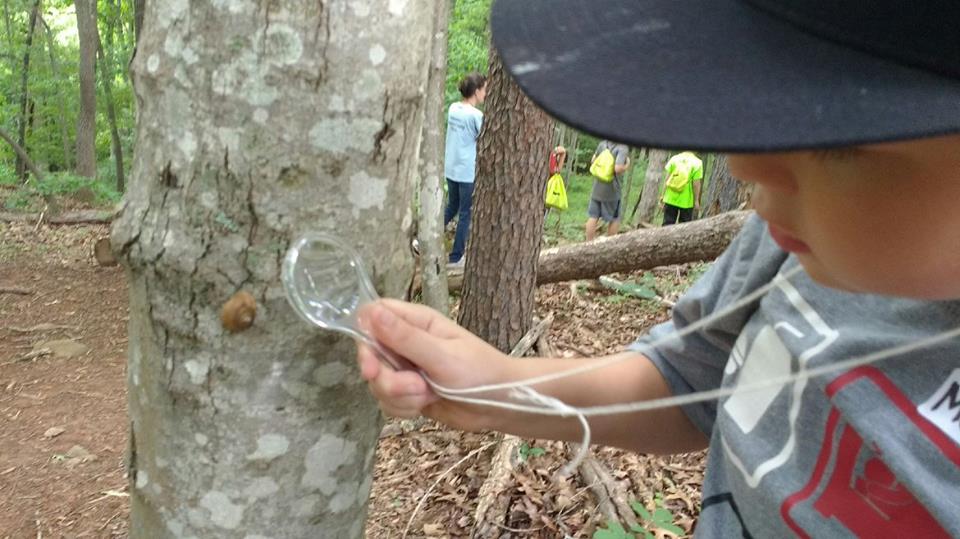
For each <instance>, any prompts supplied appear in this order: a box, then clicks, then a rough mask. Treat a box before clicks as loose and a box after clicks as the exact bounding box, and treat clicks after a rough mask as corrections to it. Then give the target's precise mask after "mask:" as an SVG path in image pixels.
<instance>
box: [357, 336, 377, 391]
mask: <svg viewBox="0 0 960 539" xmlns="http://www.w3.org/2000/svg"><path fill="white" fill-rule="evenodd" d="M357 363H358V364H359V365H360V377H361V378H363V379H364V380H366V381H368V382H369V381H370V380H373V379H374V378H376V377H377V375H378V374H380V369H381V368H382V367H381V365H380V359H379V358H377V355H376V354H375V353H374V352H373V350H372V349H371V348H370V347H369V346H367V345H365V344H362V343H357Z"/></svg>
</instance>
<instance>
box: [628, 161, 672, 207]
mask: <svg viewBox="0 0 960 539" xmlns="http://www.w3.org/2000/svg"><path fill="white" fill-rule="evenodd" d="M647 156H648V157H647V173H646V176H645V178H644V180H643V191H642V192H641V193H640V200H639V201H637V206H636V207H635V208H634V209H633V213H631V215H630V220H631V221H633V220H634V218H635V217H634V215H636V216H638V218H639V219H640V222H641V223H648V224H653V221H654V219H656V216H657V211H658V210H659V207H660V193H661V191H662V183H663V167H665V166H667V161H669V160H670V152H668V151H667V150H654V149H651V150H650V152H649V153H648V154H647Z"/></svg>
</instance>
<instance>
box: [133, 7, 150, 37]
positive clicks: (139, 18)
mask: <svg viewBox="0 0 960 539" xmlns="http://www.w3.org/2000/svg"><path fill="white" fill-rule="evenodd" d="M146 4H147V0H133V42H134V45H136V44H137V43H140V34H141V32H143V12H144V11H146V9H147V8H146Z"/></svg>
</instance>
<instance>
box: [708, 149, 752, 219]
mask: <svg viewBox="0 0 960 539" xmlns="http://www.w3.org/2000/svg"><path fill="white" fill-rule="evenodd" d="M752 186H753V184H748V183H743V182H739V181H737V180H736V179H735V178H734V177H733V176H731V175H730V170H729V169H728V168H727V157H726V156H725V155H723V154H718V155H716V156H715V157H714V160H713V167H712V170H711V171H710V181H709V182H708V183H707V192H706V195H705V196H704V198H703V203H702V204H701V207H702V208H703V212H704V213H703V214H704V215H705V216H712V215H719V214H721V213H724V212H728V211H733V210H737V209H743V208H745V207H747V206H748V205H749V204H750V197H751V195H752V194H753V189H752Z"/></svg>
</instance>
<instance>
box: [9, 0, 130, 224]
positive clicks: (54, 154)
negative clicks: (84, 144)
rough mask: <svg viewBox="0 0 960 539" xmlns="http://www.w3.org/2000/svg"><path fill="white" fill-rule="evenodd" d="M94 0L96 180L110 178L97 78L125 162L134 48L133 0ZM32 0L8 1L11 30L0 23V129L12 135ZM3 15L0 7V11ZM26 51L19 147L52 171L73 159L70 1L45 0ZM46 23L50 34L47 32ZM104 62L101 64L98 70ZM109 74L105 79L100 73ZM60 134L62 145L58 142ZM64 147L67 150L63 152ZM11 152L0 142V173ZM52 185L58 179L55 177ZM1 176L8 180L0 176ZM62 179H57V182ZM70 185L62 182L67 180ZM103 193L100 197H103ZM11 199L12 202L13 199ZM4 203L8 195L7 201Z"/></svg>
mask: <svg viewBox="0 0 960 539" xmlns="http://www.w3.org/2000/svg"><path fill="white" fill-rule="evenodd" d="M117 4H118V3H116V2H113V1H112V0H100V1H99V3H98V7H97V11H98V30H99V33H100V37H101V41H102V43H103V47H104V52H105V58H104V59H98V60H97V63H98V69H97V79H98V83H97V92H98V103H97V119H96V139H95V147H96V157H97V161H98V169H99V171H100V174H99V176H98V177H99V178H101V179H102V180H103V181H104V182H110V181H113V182H115V181H116V179H115V176H116V172H115V171H113V170H112V169H113V162H112V161H113V159H112V149H111V138H110V130H109V124H108V119H107V102H106V97H105V94H104V83H106V82H109V83H110V84H111V94H112V101H113V104H114V107H115V110H116V113H117V124H118V125H117V127H118V131H119V132H120V138H121V141H122V149H123V151H124V155H125V156H126V157H127V159H126V163H131V162H132V159H131V157H132V156H131V153H132V150H133V138H134V129H135V119H134V95H133V89H132V87H131V85H130V81H129V80H128V77H127V75H126V73H127V64H128V63H129V60H130V56H131V54H132V53H133V48H134V36H133V29H132V28H133V3H132V2H120V3H119V4H120V5H119V6H118V5H117ZM32 6H33V0H9V1H8V7H9V14H10V30H11V32H10V33H9V34H7V33H6V28H5V21H4V22H0V30H2V32H0V128H3V129H5V130H6V131H7V132H8V133H10V134H11V135H13V136H14V138H17V136H18V131H19V129H18V126H19V123H20V116H21V114H20V110H21V85H22V78H23V59H24V55H25V53H27V52H28V51H27V47H26V40H27V34H28V26H29V21H30V11H31V8H32ZM2 15H3V14H2V13H0V16H2ZM40 15H41V17H42V19H43V23H45V25H44V24H42V23H38V24H37V26H36V29H35V32H34V35H33V41H32V43H31V47H30V50H29V53H30V71H29V73H28V78H27V94H28V96H29V101H28V118H27V120H28V121H27V129H26V141H25V148H26V150H27V153H28V154H29V155H30V157H31V159H32V160H33V161H34V162H35V163H36V165H37V166H38V167H39V168H40V169H41V170H47V171H51V172H54V173H59V172H63V171H68V170H70V169H71V167H72V166H73V165H74V164H75V162H76V157H75V155H74V152H75V147H76V139H75V136H76V135H75V130H76V121H77V115H78V112H79V107H80V104H79V102H80V96H79V75H78V72H77V66H78V64H79V59H80V48H79V41H78V36H77V20H76V14H75V11H74V5H73V2H72V1H69V0H45V1H44V2H43V6H42V10H41V12H40ZM47 28H49V34H48V30H47ZM105 68H106V69H105ZM108 72H109V73H110V74H111V77H110V80H109V81H107V80H106V79H105V77H104V76H105V74H106V73H108ZM64 134H65V135H66V143H65V141H64ZM65 151H66V153H65ZM15 159H16V157H15V154H14V153H13V150H12V149H11V148H10V147H9V146H8V145H7V144H5V143H3V142H0V173H5V171H6V170H7V169H9V168H12V166H13V163H14V161H15ZM54 181H55V183H56V182H58V181H59V180H54ZM0 182H5V183H4V184H5V185H11V184H10V183H9V179H8V178H6V177H4V176H2V174H0ZM61 183H62V182H61ZM67 183H69V182H67ZM111 196H114V195H111V194H109V193H106V192H105V193H104V197H106V198H109V197H111ZM15 202H16V201H15ZM10 203H11V202H10V201H8V202H7V204H8V205H9V204H10Z"/></svg>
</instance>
